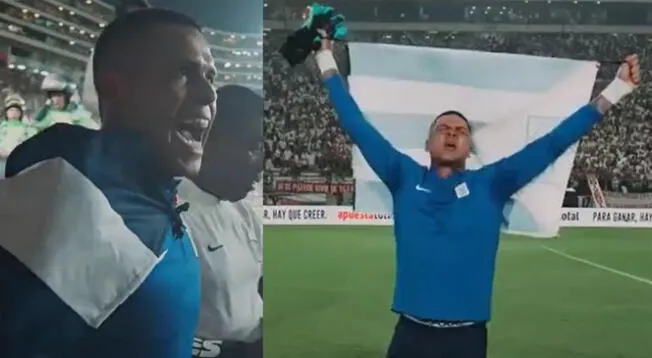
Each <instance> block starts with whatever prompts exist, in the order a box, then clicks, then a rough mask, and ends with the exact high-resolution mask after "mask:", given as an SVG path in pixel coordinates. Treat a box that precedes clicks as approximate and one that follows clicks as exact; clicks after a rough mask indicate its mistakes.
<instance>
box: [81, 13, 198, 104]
mask: <svg viewBox="0 0 652 358" xmlns="http://www.w3.org/2000/svg"><path fill="white" fill-rule="evenodd" d="M158 25H180V26H187V27H190V28H193V29H196V30H197V31H199V32H201V26H199V25H198V24H197V23H196V22H195V20H193V19H192V18H190V17H188V16H186V15H184V14H182V13H179V12H176V11H172V10H167V9H154V8H150V9H143V10H138V11H133V12H130V13H127V14H125V15H124V16H122V17H117V18H116V19H115V20H113V21H112V22H111V23H110V24H109V25H108V26H107V27H106V28H105V29H104V31H102V33H101V34H100V37H99V38H98V39H97V43H96V44H95V50H94V53H93V82H94V83H95V90H96V91H97V93H98V94H100V90H99V87H98V83H99V75H100V74H101V73H102V72H103V71H104V70H105V68H106V67H107V66H109V65H110V64H111V63H112V62H113V61H114V60H115V59H116V58H118V57H125V56H129V55H128V54H125V53H124V51H123V50H124V49H126V48H128V47H127V46H125V43H127V42H128V41H133V38H134V37H137V36H138V35H139V34H142V33H143V32H145V31H147V30H149V29H150V28H151V27H155V26H158Z"/></svg>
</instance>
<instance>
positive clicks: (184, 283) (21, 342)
mask: <svg viewBox="0 0 652 358" xmlns="http://www.w3.org/2000/svg"><path fill="white" fill-rule="evenodd" d="M52 158H63V159H65V161H67V162H68V163H69V164H71V165H72V166H73V167H75V169H77V170H78V171H79V172H80V173H82V174H83V175H84V176H85V177H86V178H87V179H89V180H90V181H91V182H92V183H93V184H94V185H95V186H96V187H97V188H98V189H99V190H100V191H101V192H102V193H103V194H104V195H105V197H106V199H107V200H108V202H109V204H110V206H111V207H112V208H113V210H114V211H115V212H116V213H118V214H119V215H120V217H121V218H122V219H123V221H124V223H125V225H126V227H127V228H128V229H130V230H131V231H132V232H133V233H134V234H135V235H136V236H137V237H138V238H139V239H140V240H141V241H142V242H143V244H144V245H145V246H147V247H148V248H149V249H150V250H151V251H152V252H153V253H154V254H156V255H157V256H160V255H161V253H162V252H164V251H167V253H166V254H165V256H164V257H163V259H161V260H160V261H159V263H158V264H157V265H156V267H155V268H154V269H153V271H152V272H151V273H150V274H149V276H147V278H146V279H145V281H144V282H143V283H142V285H141V286H139V288H138V289H137V290H136V291H135V292H134V293H133V294H132V295H131V296H129V298H127V300H126V301H125V302H124V303H123V304H121V305H120V306H119V307H118V308H117V309H116V310H115V311H114V312H113V314H112V315H111V316H109V318H108V319H107V320H106V321H104V322H103V323H102V324H101V325H100V326H99V327H98V328H97V329H96V328H93V327H91V326H89V325H87V324H86V322H85V321H84V320H83V319H82V318H80V317H79V316H78V315H77V314H76V313H75V312H74V311H73V310H72V309H71V308H70V307H69V306H67V305H66V304H65V303H64V302H63V301H62V300H61V299H60V298H59V297H58V296H57V295H56V294H55V293H54V292H53V291H52V290H50V288H49V287H48V286H46V284H44V283H43V282H42V281H41V280H40V279H38V278H37V277H36V276H35V275H34V274H33V273H32V272H31V271H30V270H29V269H28V268H27V267H25V266H24V265H23V264H22V263H21V262H20V261H18V260H17V259H16V258H15V257H14V256H12V255H11V254H10V253H9V252H8V251H6V250H5V249H2V248H0V357H3V358H86V357H93V358H117V357H125V358H127V357H134V358H135V357H138V358H141V357H142V358H146V357H147V358H149V357H152V358H188V357H190V356H191V352H192V344H193V334H194V332H195V329H196V326H197V321H198V312H199V294H200V292H199V290H200V288H199V265H198V260H197V257H196V255H195V251H194V249H193V247H192V244H191V242H190V239H189V238H188V236H187V235H186V234H185V232H184V230H181V231H179V230H178V228H179V227H178V224H179V221H177V220H178V215H177V214H176V213H175V210H174V205H173V201H174V200H173V198H174V196H175V195H176V186H177V182H176V181H175V180H174V179H173V178H169V179H164V180H161V179H160V177H159V176H157V175H155V174H154V173H152V171H151V165H150V163H152V161H153V155H152V153H151V152H149V151H148V150H147V147H146V146H145V145H144V144H143V142H142V140H140V139H139V138H137V137H136V136H133V135H131V134H126V133H118V132H97V131H92V130H88V129H85V128H82V127H77V126H69V125H63V124H59V125H55V126H53V127H51V128H49V129H47V130H45V131H44V132H42V133H40V134H39V135H37V136H35V137H33V138H31V139H30V140H28V141H26V142H24V143H23V144H21V145H20V146H19V147H17V149H16V150H15V151H14V152H12V154H11V155H10V157H9V160H8V162H7V171H6V173H7V177H12V176H15V175H16V174H17V173H18V172H20V171H22V170H23V169H25V168H28V167H30V166H31V165H33V164H36V163H38V162H41V161H44V160H47V159H52ZM175 225H176V226H175ZM173 227H175V230H173ZM89 234H92V233H89ZM0 235H2V230H1V229H0ZM17 240H20V238H17Z"/></svg>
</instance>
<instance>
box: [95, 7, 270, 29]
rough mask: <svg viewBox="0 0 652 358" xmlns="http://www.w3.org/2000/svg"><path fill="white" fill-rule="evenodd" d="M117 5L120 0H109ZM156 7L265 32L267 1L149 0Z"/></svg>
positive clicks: (211, 24) (203, 20)
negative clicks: (264, 13) (264, 14)
mask: <svg viewBox="0 0 652 358" xmlns="http://www.w3.org/2000/svg"><path fill="white" fill-rule="evenodd" d="M107 2H108V3H111V4H113V5H116V4H118V3H119V2H120V0H108V1H107ZM149 2H150V3H151V4H152V5H153V6H160V7H165V8H168V9H172V10H176V11H180V12H183V13H185V14H187V15H190V16H192V17H193V18H194V19H195V20H197V21H198V22H199V23H200V24H201V25H204V26H208V27H212V28H215V29H220V30H226V31H235V32H247V33H261V34H262V31H263V0H149Z"/></svg>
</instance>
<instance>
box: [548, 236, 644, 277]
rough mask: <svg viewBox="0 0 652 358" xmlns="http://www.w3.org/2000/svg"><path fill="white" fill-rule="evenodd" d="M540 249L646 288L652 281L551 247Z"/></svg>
mask: <svg viewBox="0 0 652 358" xmlns="http://www.w3.org/2000/svg"><path fill="white" fill-rule="evenodd" d="M542 247H543V248H544V250H546V251H549V252H552V253H553V254H555V255H559V256H561V257H564V258H567V259H569V260H572V261H576V262H579V263H583V264H585V265H588V266H591V267H595V268H597V269H600V270H602V271H607V272H611V273H612V274H614V275H618V276H622V277H626V278H628V279H630V280H634V281H637V282H640V283H644V284H646V285H648V286H652V280H649V279H647V278H645V277H640V276H636V275H632V274H631V273H627V272H625V271H620V270H616V269H615V268H611V267H609V266H605V265H600V264H599V263H596V262H593V261H589V260H587V259H583V258H581V257H577V256H573V255H570V254H567V253H565V252H563V251H560V250H556V249H553V248H552V247H548V246H545V245H542Z"/></svg>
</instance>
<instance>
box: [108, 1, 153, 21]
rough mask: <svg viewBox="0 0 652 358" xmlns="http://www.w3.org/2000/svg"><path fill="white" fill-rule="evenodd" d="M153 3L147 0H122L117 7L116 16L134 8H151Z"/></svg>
mask: <svg viewBox="0 0 652 358" xmlns="http://www.w3.org/2000/svg"><path fill="white" fill-rule="evenodd" d="M151 7H152V5H150V4H149V2H148V1H147V0H122V1H121V2H120V3H119V4H118V5H117V6H116V8H115V17H116V18H117V17H122V16H125V15H127V14H128V13H129V11H130V10H131V9H133V8H137V9H149V8H151Z"/></svg>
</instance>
